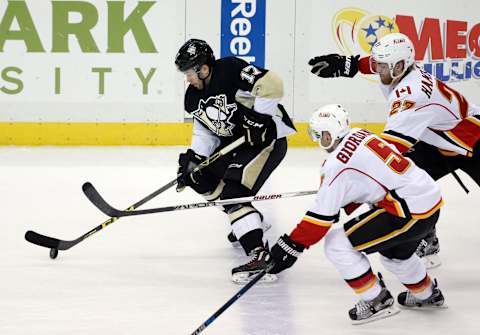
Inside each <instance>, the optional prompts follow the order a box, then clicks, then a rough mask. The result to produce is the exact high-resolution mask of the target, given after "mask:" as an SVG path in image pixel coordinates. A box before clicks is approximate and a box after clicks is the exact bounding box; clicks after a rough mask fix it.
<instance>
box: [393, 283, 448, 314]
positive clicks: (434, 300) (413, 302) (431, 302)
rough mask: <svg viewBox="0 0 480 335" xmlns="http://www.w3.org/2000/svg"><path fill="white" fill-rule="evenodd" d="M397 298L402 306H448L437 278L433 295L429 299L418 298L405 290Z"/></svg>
mask: <svg viewBox="0 0 480 335" xmlns="http://www.w3.org/2000/svg"><path fill="white" fill-rule="evenodd" d="M397 300H398V303H399V304H400V305H401V306H402V307H408V308H447V306H446V305H445V298H444V297H443V294H442V291H440V289H439V288H438V284H437V280H436V279H434V281H433V287H432V295H431V296H429V297H428V298H427V299H424V300H421V299H418V298H416V297H415V296H414V295H413V294H412V293H411V292H410V291H405V292H402V293H400V294H399V295H398V297H397Z"/></svg>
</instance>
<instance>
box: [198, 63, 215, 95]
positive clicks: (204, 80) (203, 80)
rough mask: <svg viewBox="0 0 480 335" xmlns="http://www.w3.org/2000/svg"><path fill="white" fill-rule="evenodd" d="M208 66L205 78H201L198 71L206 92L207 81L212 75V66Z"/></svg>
mask: <svg viewBox="0 0 480 335" xmlns="http://www.w3.org/2000/svg"><path fill="white" fill-rule="evenodd" d="M207 66H208V74H207V75H206V76H205V77H204V78H202V77H200V69H198V71H197V76H198V79H200V80H201V81H202V85H203V89H204V90H205V89H207V83H206V80H207V79H208V77H210V74H211V73H212V71H211V69H210V66H209V65H207Z"/></svg>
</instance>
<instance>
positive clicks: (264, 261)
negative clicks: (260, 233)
mask: <svg viewBox="0 0 480 335" xmlns="http://www.w3.org/2000/svg"><path fill="white" fill-rule="evenodd" d="M249 256H250V257H251V260H250V261H249V262H248V263H247V264H244V265H240V266H237V267H236V268H233V269H232V280H233V282H234V283H236V284H246V283H248V282H249V281H250V280H251V279H252V278H253V277H254V276H255V275H257V274H258V273H260V272H261V271H262V270H264V269H266V268H267V266H268V265H269V264H270V263H271V262H272V256H271V255H270V252H269V251H268V245H267V246H265V247H257V248H255V249H253V250H252V251H251V252H250V254H249ZM275 280H277V276H276V275H274V274H271V273H267V274H265V275H264V276H263V277H262V279H261V280H260V282H273V281H275Z"/></svg>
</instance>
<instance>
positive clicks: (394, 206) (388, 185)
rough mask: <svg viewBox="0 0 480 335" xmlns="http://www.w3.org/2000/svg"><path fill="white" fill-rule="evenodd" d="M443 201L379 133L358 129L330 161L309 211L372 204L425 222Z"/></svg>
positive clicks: (432, 183)
mask: <svg viewBox="0 0 480 335" xmlns="http://www.w3.org/2000/svg"><path fill="white" fill-rule="evenodd" d="M441 199H442V198H441V193H440V188H439V186H438V185H437V184H436V183H435V181H434V180H433V179H432V178H431V177H430V176H429V175H428V174H427V173H426V172H425V171H424V170H422V169H420V168H418V167H417V166H416V165H415V164H414V163H413V162H412V161H411V160H410V159H408V158H405V157H403V156H402V155H401V154H399V153H398V151H397V150H396V149H395V147H394V146H391V145H389V144H388V143H387V142H385V141H383V140H382V139H381V138H379V137H378V136H376V135H375V134H372V133H370V132H369V131H367V130H365V129H360V128H355V129H352V130H351V131H350V133H349V134H348V135H347V136H345V138H344V139H343V140H342V142H341V143H340V144H339V145H338V147H337V148H336V149H335V150H334V151H333V152H332V153H331V154H330V155H329V157H328V159H327V160H326V162H325V164H324V166H323V168H322V185H321V186H320V189H319V190H318V193H317V197H316V202H315V206H314V207H313V208H312V209H311V211H312V212H315V213H317V214H319V215H323V216H332V215H335V214H337V213H338V212H339V210H340V208H342V207H344V206H346V205H348V204H349V203H369V204H374V205H377V206H379V207H383V208H385V209H386V210H387V211H388V212H390V213H391V214H393V215H396V216H399V217H409V216H410V215H411V216H412V217H414V218H423V217H428V216H429V215H431V214H433V213H434V212H435V211H436V209H438V206H439V204H440V203H441Z"/></svg>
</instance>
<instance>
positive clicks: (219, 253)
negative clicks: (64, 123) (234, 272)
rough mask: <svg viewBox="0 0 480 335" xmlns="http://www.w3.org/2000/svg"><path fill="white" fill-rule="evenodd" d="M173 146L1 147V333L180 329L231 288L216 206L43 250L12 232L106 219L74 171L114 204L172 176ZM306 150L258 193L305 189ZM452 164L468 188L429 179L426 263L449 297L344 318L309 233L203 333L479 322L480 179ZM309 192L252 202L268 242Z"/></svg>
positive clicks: (446, 328)
mask: <svg viewBox="0 0 480 335" xmlns="http://www.w3.org/2000/svg"><path fill="white" fill-rule="evenodd" d="M182 150H184V148H182V147H173V148H161V147H160V148H159V147H155V148H132V147H124V148H42V147H40V148H15V147H12V148H9V147H1V148H0V197H1V198H0V204H1V206H2V218H1V223H0V227H1V228H0V248H1V251H2V252H0V266H1V268H0V334H1V335H27V334H32V335H47V334H48V335H57V334H58V335H66V334H68V335H77V334H78V335H87V334H88V335H96V334H98V335H110V334H112V335H113V334H115V335H123V334H125V335H127V334H128V335H130V334H136V335H148V334H152V335H153V334H168V335H170V334H172V335H174V334H184V335H185V334H190V333H191V332H192V331H193V330H195V329H196V328H197V327H198V326H199V325H200V324H201V323H203V322H204V321H205V320H206V319H207V318H208V317H209V316H210V315H211V314H213V313H214V312H215V311H216V310H217V309H218V308H219V307H220V306H221V305H222V304H224V303H225V302H226V301H227V300H228V299H229V298H230V297H231V296H232V295H233V294H234V293H235V292H237V291H238V290H239V288H240V287H239V286H237V285H235V284H234V283H232V282H231V281H230V270H231V268H232V267H234V266H236V265H238V264H240V263H244V262H245V261H246V259H247V258H246V257H245V256H244V255H242V252H241V250H240V249H234V248H232V247H231V246H230V244H229V242H228V241H227V239H226V236H227V234H228V232H229V225H228V224H227V220H226V217H225V216H224V214H222V213H221V212H220V211H218V210H217V209H216V208H208V209H194V210H188V211H177V212H172V213H162V214H154V215H149V216H138V217H133V218H122V219H120V220H118V221H116V222H115V223H113V224H112V225H111V226H109V227H107V228H106V229H104V230H102V231H100V232H98V233H97V234H95V235H93V236H91V237H90V238H88V239H86V240H85V241H83V242H82V243H80V244H78V245H76V246H75V247H73V248H72V249H70V250H67V251H64V252H60V254H59V256H58V258H57V259H56V260H51V259H50V258H49V256H48V249H45V248H42V247H39V246H36V245H33V244H30V243H28V242H26V241H25V239H24V234H25V232H26V231H27V230H34V231H37V232H39V233H42V234H45V235H49V236H53V237H58V238H61V239H74V238H76V237H78V236H80V235H82V234H84V233H86V232H87V231H89V230H90V229H92V228H93V227H95V226H97V225H99V224H100V223H102V222H103V221H104V220H106V219H107V217H106V216H105V215H103V214H102V213H100V212H99V211H98V210H97V209H96V208H95V207H93V205H91V204H90V203H89V202H88V200H87V199H86V198H85V197H84V195H83V193H82V191H81V185H82V183H83V182H85V181H91V182H92V183H93V184H94V185H96V186H97V188H98V190H99V191H100V192H101V193H102V194H103V195H104V196H105V198H106V199H107V200H109V201H110V202H111V203H112V204H113V205H115V206H117V207H127V206H129V205H131V204H133V203H135V202H136V201H138V200H140V199H142V198H143V197H145V196H146V195H147V194H149V193H151V192H153V191H154V190H156V189H158V188H159V187H160V186H162V185H164V184H166V183H167V182H169V181H170V180H171V179H172V178H173V177H174V176H175V172H176V160H177V156H178V154H179V153H180V152H181V151H182ZM319 161H320V152H319V150H318V149H290V151H289V153H288V155H287V157H286V159H285V161H284V162H283V163H282V165H281V166H280V167H279V168H278V169H277V171H275V173H274V174H273V175H272V178H271V179H270V180H269V181H268V182H267V184H266V185H265V186H264V188H263V189H262V191H261V192H260V193H262V194H265V193H280V192H289V191H298V190H311V189H315V188H316V187H317V185H318V183H319ZM459 174H460V175H461V176H462V177H463V179H464V181H465V183H466V185H467V186H468V187H469V188H470V191H471V192H470V194H469V195H466V194H465V193H464V192H463V190H462V189H461V188H460V187H459V186H458V185H457V184H456V182H455V180H454V179H453V178H452V177H450V176H447V177H446V178H444V180H442V181H441V186H442V190H443V191H444V198H445V201H446V205H445V206H444V207H443V210H442V214H441V218H440V221H439V223H438V225H437V229H438V235H439V237H440V244H441V257H442V260H443V265H442V266H441V267H440V268H438V269H435V270H433V271H431V274H432V275H433V276H434V277H436V278H438V282H439V284H440V287H441V289H442V290H443V292H444V295H445V297H446V303H447V304H448V306H449V308H448V309H444V310H433V311H432V310H429V311H410V310H407V311H405V310H403V311H402V312H401V313H400V314H398V315H397V316H394V317H392V318H389V319H385V320H381V321H379V322H374V323H370V324H366V325H362V326H352V325H351V324H350V323H349V319H348V315H347V311H348V309H350V308H351V307H352V306H353V304H354V303H355V302H356V297H355V296H354V294H353V291H352V290H351V289H350V288H349V287H347V285H346V284H345V283H344V281H343V280H342V279H341V277H340V276H339V274H338V273H337V271H336V270H335V268H334V267H333V266H332V265H331V264H330V263H329V262H328V260H327V259H326V258H325V256H324V254H323V242H320V243H319V244H318V245H315V246H313V247H312V248H310V250H308V251H306V252H305V253H304V255H302V257H301V258H300V259H299V261H298V262H297V263H296V264H295V266H294V267H293V269H291V270H289V271H286V272H284V273H282V274H281V278H280V280H279V281H278V282H276V283H273V284H268V285H266V284H264V285H257V286H255V287H253V288H252V289H251V290H250V291H249V292H247V293H246V294H245V295H244V296H243V297H242V298H241V299H240V300H238V301H237V302H236V303H235V304H234V305H233V306H232V307H231V308H229V309H228V310H227V311H226V312H225V313H224V314H222V315H221V316H220V317H219V318H218V319H217V320H215V321H214V322H213V323H212V324H211V325H210V326H209V327H208V328H207V329H205V331H204V332H203V333H202V334H211V335H213V334H222V335H224V334H225V335H227V334H228V335H280V334H281V335H313V334H322V335H332V334H358V335H367V334H369V335H370V334H392V335H393V334H402V335H404V334H405V335H408V334H435V335H439V334H449V335H452V334H455V335H463V334H472V335H473V334H480V325H479V320H480V307H479V306H480V261H479V256H478V252H479V246H480V242H479V241H480V225H479V224H480V218H479V214H478V211H477V209H478V208H477V206H480V190H479V189H478V187H477V186H476V185H474V183H473V182H472V181H471V180H470V179H469V178H468V176H466V175H465V174H463V173H459ZM312 199H313V197H312V196H308V197H302V198H292V199H283V200H275V201H265V202H261V203H257V207H258V208H259V209H260V210H262V211H263V212H264V213H265V217H266V220H268V221H269V222H270V223H272V224H273V228H272V229H271V230H270V231H269V232H268V233H267V237H268V239H269V241H270V244H273V243H274V242H275V241H276V239H277V238H278V237H279V236H280V235H281V234H283V233H289V232H290V231H291V230H292V228H293V227H294V226H295V225H296V224H297V222H298V221H299V219H300V218H301V217H302V216H303V214H304V213H305V210H306V209H307V208H308V207H309V205H310V204H311V202H312ZM198 201H203V199H202V198H201V197H199V196H198V195H196V194H194V193H193V192H192V191H190V190H186V191H184V192H183V193H179V194H177V193H176V192H175V190H174V189H171V190H168V191H167V192H165V193H164V194H162V195H159V196H158V197H157V198H155V199H154V200H152V201H151V202H149V203H147V204H146V205H144V206H143V207H142V208H148V207H154V206H155V207H157V206H164V205H173V204H179V203H189V202H198ZM343 219H344V218H343ZM371 259H372V263H373V268H374V271H381V272H382V273H383V275H384V277H385V280H386V283H387V285H388V286H389V288H390V290H391V291H392V294H394V295H395V296H396V295H397V294H398V292H400V291H401V290H403V287H402V286H401V285H400V284H399V283H398V282H397V281H396V279H395V278H394V277H393V276H392V275H391V274H390V273H388V272H386V270H384V269H383V267H382V266H381V265H380V263H379V262H378V260H377V256H375V255H374V256H373V257H371Z"/></svg>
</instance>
